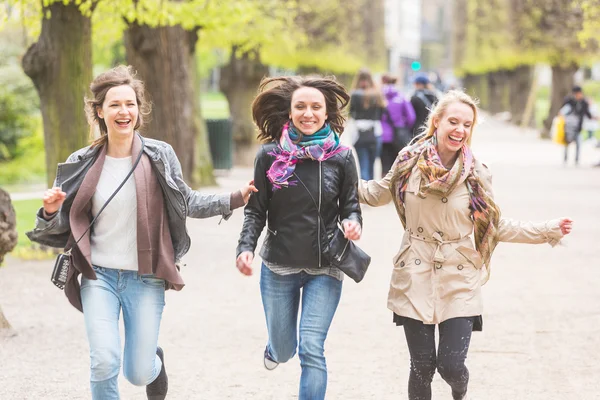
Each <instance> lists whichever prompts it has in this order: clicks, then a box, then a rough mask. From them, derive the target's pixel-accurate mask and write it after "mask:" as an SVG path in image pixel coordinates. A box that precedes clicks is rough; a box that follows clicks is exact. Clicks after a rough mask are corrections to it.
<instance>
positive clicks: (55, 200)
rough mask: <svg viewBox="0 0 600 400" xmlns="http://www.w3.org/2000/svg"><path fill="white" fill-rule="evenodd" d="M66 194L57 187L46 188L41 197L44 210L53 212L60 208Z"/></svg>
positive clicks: (47, 212)
mask: <svg viewBox="0 0 600 400" xmlns="http://www.w3.org/2000/svg"><path fill="white" fill-rule="evenodd" d="M66 198H67V194H66V193H65V192H63V191H62V190H61V189H60V188H58V187H53V188H52V189H48V190H46V193H44V197H42V201H43V207H44V211H46V214H54V213H55V212H57V211H58V210H59V209H60V206H62V204H63V203H64V202H65V199H66Z"/></svg>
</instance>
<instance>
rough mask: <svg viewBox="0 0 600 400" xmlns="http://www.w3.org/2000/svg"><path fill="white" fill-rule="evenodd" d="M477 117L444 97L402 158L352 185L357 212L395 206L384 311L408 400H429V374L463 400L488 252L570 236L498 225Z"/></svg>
mask: <svg viewBox="0 0 600 400" xmlns="http://www.w3.org/2000/svg"><path fill="white" fill-rule="evenodd" d="M477 115H478V108H477V105H476V103H475V102H474V100H473V99H472V98H471V97H469V96H468V95H467V94H465V93H463V92H460V91H450V92H448V93H446V94H445V95H444V96H443V97H442V98H441V99H440V101H439V102H438V103H437V105H436V106H434V108H433V110H432V112H431V115H430V116H429V118H428V120H427V124H426V131H425V132H424V133H423V134H422V135H421V136H420V138H419V140H418V141H417V142H416V143H414V144H413V145H410V146H408V147H405V148H404V149H403V150H402V151H401V152H400V154H399V155H398V158H397V159H396V162H395V164H394V167H393V168H392V170H391V171H390V172H389V173H388V174H387V175H386V176H385V178H384V179H382V180H380V181H368V182H367V181H363V180H361V181H360V183H359V197H360V201H361V203H365V204H369V205H371V206H381V205H384V204H387V203H389V202H390V201H393V202H394V203H395V206H396V210H397V212H398V215H399V217H400V220H401V222H402V225H403V226H404V229H405V231H404V236H403V238H402V243H401V245H400V250H399V251H398V253H397V254H396V256H395V257H394V268H393V272H392V278H391V283H390V289H389V295H388V308H389V309H390V310H391V311H392V312H393V313H394V314H393V321H394V322H395V323H396V325H402V326H403V327H404V332H405V335H406V341H407V344H408V350H409V353H410V359H411V362H410V376H409V381H408V398H409V399H410V400H430V399H431V381H432V379H433V375H434V374H435V371H436V369H437V371H438V372H439V373H440V375H441V376H442V378H443V379H444V380H445V381H446V382H447V383H448V384H449V385H450V387H451V390H452V398H453V399H454V400H464V399H466V398H467V387H468V383H469V371H468V369H467V367H466V366H465V361H466V358H467V353H468V350H469V344H470V340H471V333H472V332H473V331H481V330H482V327H483V319H482V311H483V306H482V299H481V297H482V296H481V286H482V285H483V284H485V283H486V282H487V280H488V278H489V276H490V260H491V257H492V254H493V252H494V249H495V247H496V245H497V244H498V243H499V242H513V243H549V244H550V245H551V246H555V245H556V244H557V243H558V242H559V241H560V240H561V238H562V237H563V236H564V235H567V234H569V233H570V232H571V229H572V221H571V220H570V219H568V218H559V219H555V220H550V221H545V222H540V223H532V222H523V221H515V220H510V219H506V218H503V217H502V216H501V213H500V209H499V207H498V205H497V204H496V202H495V200H494V197H493V190H492V176H491V173H490V171H489V170H488V168H487V167H486V166H485V165H484V164H482V163H481V161H480V160H478V159H477V158H475V157H474V155H473V153H472V151H471V148H470V143H471V139H472V136H473V130H474V127H475V124H476V123H477ZM473 243H475V246H473ZM436 325H438V329H439V344H438V346H437V351H436V346H435V326H436ZM483 397H485V396H483Z"/></svg>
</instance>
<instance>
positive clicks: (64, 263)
mask: <svg viewBox="0 0 600 400" xmlns="http://www.w3.org/2000/svg"><path fill="white" fill-rule="evenodd" d="M140 139H141V140H142V149H141V150H140V154H138V156H137V158H136V160H135V163H134V164H133V166H132V167H131V170H130V171H129V173H128V174H127V176H126V177H125V179H123V182H121V184H120V185H119V186H118V187H117V189H116V190H115V191H114V192H113V194H111V195H110V197H109V198H108V200H106V203H104V205H103V206H102V208H101V209H100V211H98V214H96V216H95V217H94V218H93V219H92V222H90V225H89V226H88V227H87V229H86V230H85V232H83V234H82V235H81V237H80V238H79V239H77V241H76V242H75V244H73V246H71V248H70V249H69V250H66V251H65V252H64V253H60V254H59V255H58V256H57V257H56V261H55V262H54V269H53V270H52V275H51V276H50V280H51V281H52V283H53V284H54V286H56V287H57V288H59V289H60V290H63V289H64V288H65V285H66V284H67V277H68V275H69V268H70V267H71V265H73V255H72V254H71V250H72V249H73V247H75V246H76V245H77V243H79V241H80V240H81V239H83V237H84V236H85V234H86V233H87V232H88V231H89V230H90V229H91V227H92V225H94V222H96V219H97V218H98V217H99V216H100V214H102V211H104V209H105V208H106V206H107V205H108V203H110V201H111V200H112V199H113V197H115V196H116V195H117V193H118V192H119V190H121V188H122V187H123V185H125V182H127V179H129V177H130V176H131V174H133V171H134V170H135V168H136V167H137V165H138V164H139V163H140V160H141V159H142V155H143V154H144V139H143V138H142V137H141V136H140Z"/></svg>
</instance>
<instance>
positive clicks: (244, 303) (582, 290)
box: [0, 118, 600, 400]
mask: <svg viewBox="0 0 600 400" xmlns="http://www.w3.org/2000/svg"><path fill="white" fill-rule="evenodd" d="M474 151H475V154H476V155H477V156H478V157H479V158H480V159H482V160H483V161H484V162H485V163H486V164H487V165H489V167H490V168H491V169H492V172H493V173H494V184H495V192H496V199H497V201H498V203H499V204H500V206H501V207H502V211H503V215H504V216H506V217H512V218H520V219H532V220H543V219H549V218H555V217H561V216H570V217H572V218H573V219H574V220H575V223H574V232H573V234H572V235H571V237H570V238H569V239H568V245H567V246H566V247H557V248H555V249H551V248H550V247H549V246H548V245H539V246H526V245H518V244H501V245H499V247H498V248H497V250H496V253H495V256H494V262H493V271H492V277H491V280H490V282H489V283H488V284H487V285H486V286H485V288H484V300H485V313H484V331H483V332H482V333H476V334H474V335H473V340H472V345H471V350H470V352H469V358H468V360H467V362H468V366H469V369H470V371H471V387H470V391H471V396H472V397H473V398H475V399H485V400H495V399H497V400H505V399H527V400H529V399H530V400H553V399H556V400H565V399H573V400H580V399H584V400H589V399H600V394H598V387H599V385H600V384H599V383H598V382H599V381H600V370H599V369H598V368H597V367H598V361H597V359H596V357H595V356H594V354H596V353H597V351H598V348H600V335H599V333H600V290H599V287H600V268H599V267H600V265H599V264H600V263H599V261H598V256H597V254H596V253H595V250H596V246H598V244H597V243H598V238H599V237H600V212H599V211H600V210H599V200H598V199H599V198H600V169H598V168H596V169H593V168H590V167H589V166H582V167H579V168H575V167H571V166H569V167H563V166H562V165H561V160H562V149H561V148H559V147H557V146H555V145H553V144H551V143H549V142H544V141H540V140H538V139H537V138H536V136H535V134H534V133H532V132H526V131H521V130H518V129H516V128H512V127H509V126H507V125H504V124H502V123H500V122H497V121H494V120H492V119H490V118H488V120H487V121H485V122H484V123H483V125H482V126H480V127H479V128H478V132H477V137H476V138H475V140H474ZM598 158H600V153H598V152H596V151H595V150H594V149H593V148H592V146H591V145H589V146H585V148H584V152H583V161H584V163H586V165H590V164H591V163H593V162H596V161H597V159H598ZM250 176H251V172H250V170H243V169H236V170H234V171H232V173H231V174H230V175H229V176H228V177H225V178H221V179H220V183H221V186H222V188H221V189H215V190H219V191H221V190H229V189H232V188H236V187H239V186H240V185H241V184H242V183H243V182H244V181H246V180H247V179H248V178H249V177H250ZM364 219H365V228H364V235H363V239H362V240H361V241H360V244H361V246H362V247H363V248H364V249H365V250H367V251H368V252H369V253H370V254H371V255H372V257H373V263H372V265H371V268H370V271H369V273H368V275H367V277H366V278H365V280H364V281H363V282H362V283H361V284H359V285H356V284H354V282H352V281H351V280H349V279H348V280H346V281H345V283H344V285H345V287H344V294H343V296H342V300H341V303H340V306H339V309H338V312H337V315H336V318H335V320H334V323H333V326H332V328H331V331H330V335H329V338H328V341H327V346H326V347H327V353H326V354H327V361H328V366H329V388H328V399H336V400H337V399H344V400H351V399H356V400H365V399H376V400H388V399H389V400H392V399H403V398H407V395H406V386H407V379H408V352H407V348H406V344H405V339H404V333H403V331H402V329H400V328H396V327H395V326H394V325H393V324H392V321H391V320H392V316H391V313H390V312H389V311H388V310H387V309H386V298H387V289H388V284H389V278H390V274H391V258H392V256H393V254H394V253H395V251H396V249H397V247H398V246H399V242H400V237H401V225H400V222H399V220H398V218H397V217H396V215H395V210H394V208H393V206H391V205H389V206H386V207H382V208H378V209H374V208H369V207H365V209H364ZM218 222H219V219H218V218H213V219H208V220H189V223H188V226H189V231H190V234H191V237H192V240H193V245H192V250H191V251H190V253H189V254H188V255H187V256H186V258H185V262H186V263H187V267H185V269H184V270H183V274H184V278H185V280H186V283H187V286H186V288H185V289H184V290H183V291H182V292H179V293H175V292H168V293H167V306H166V309H165V313H164V317H163V323H162V329H161V336H160V343H161V345H162V346H163V348H164V349H165V355H166V365H167V367H168V373H169V380H170V388H171V389H170V393H169V397H168V398H169V399H186V400H187V399H207V400H220V399H236V400H246V399H258V400H269V399H272V400H281V399H294V398H297V386H298V379H299V373H300V367H299V362H298V358H297V357H296V358H294V359H293V360H292V361H290V362H289V363H288V364H285V365H281V366H280V367H279V368H277V369H276V370H275V371H272V372H267V371H266V370H265V369H264V368H263V367H262V350H263V348H264V345H265V340H266V329H265V324H264V316H263V311H262V305H261V300H260V294H259V288H258V274H256V272H257V269H258V267H259V262H260V261H259V260H258V259H257V260H256V261H255V275H254V276H252V277H251V278H246V277H243V276H241V275H240V274H239V273H238V272H237V270H236V269H235V267H234V256H235V254H234V253H235V245H236V242H237V237H238V233H239V230H240V227H241V224H242V212H239V211H238V212H236V213H235V214H234V216H233V217H232V218H231V219H230V220H229V221H228V222H227V223H225V222H224V223H222V224H221V225H217V223H218ZM51 267H52V261H44V262H39V261H36V262H25V261H20V260H16V259H14V258H12V259H10V258H9V259H8V263H7V265H6V266H5V267H4V268H2V269H0V305H1V306H2V308H3V310H4V312H5V314H6V316H7V318H8V319H9V320H10V321H11V323H12V325H13V327H14V328H15V330H16V331H17V335H16V336H14V337H11V338H8V339H6V338H5V339H0V399H1V400H13V399H19V400H21V399H35V400H37V399H88V398H90V395H89V390H88V379H89V359H88V347H87V341H86V338H85V332H84V326H83V319H82V316H81V315H80V314H79V313H78V312H77V311H76V310H75V309H73V308H72V307H71V306H70V305H69V304H68V302H67V300H66V299H65V298H64V296H63V294H62V293H61V292H60V291H59V290H57V289H56V288H55V287H53V286H52V284H51V283H50V281H49V279H48V277H49V275H50V270H51ZM121 379H122V378H121ZM121 392H122V398H123V399H134V400H136V399H140V400H141V399H145V390H144V388H140V387H134V386H132V385H130V384H129V383H127V382H125V381H124V380H121ZM434 398H435V399H450V398H451V396H450V391H449V388H448V387H447V385H446V384H445V383H444V382H443V381H442V380H441V378H440V377H439V375H436V377H435V378H434Z"/></svg>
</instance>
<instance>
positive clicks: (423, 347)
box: [403, 317, 473, 400]
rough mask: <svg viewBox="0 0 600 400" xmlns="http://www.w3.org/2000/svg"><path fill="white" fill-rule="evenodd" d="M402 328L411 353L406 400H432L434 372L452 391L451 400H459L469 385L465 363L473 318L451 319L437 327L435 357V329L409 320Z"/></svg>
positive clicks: (406, 320) (405, 320)
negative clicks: (437, 373) (438, 335)
mask: <svg viewBox="0 0 600 400" xmlns="http://www.w3.org/2000/svg"><path fill="white" fill-rule="evenodd" d="M403 325H404V333H405V334H406V342H407V343H408V351H409V352H410V377H409V379H408V398H409V400H431V381H432V380H433V375H434V374H435V370H436V368H437V370H438V372H439V373H440V375H441V376H442V378H443V379H444V380H445V381H446V382H447V383H448V384H449V385H450V387H451V388H452V398H453V399H454V400H461V399H462V398H463V397H464V396H465V394H466V393H467V385H468V383H469V370H468V369H467V367H466V366H465V360H466V359H467V352H468V351H469V343H470V342H471V333H472V332H473V318H472V317H462V318H452V319H449V320H446V321H444V322H442V323H441V324H439V332H440V344H439V346H438V352H437V357H436V352H435V325H425V324H423V323H422V322H421V321H417V320H414V319H410V318H405V319H404V323H403Z"/></svg>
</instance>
